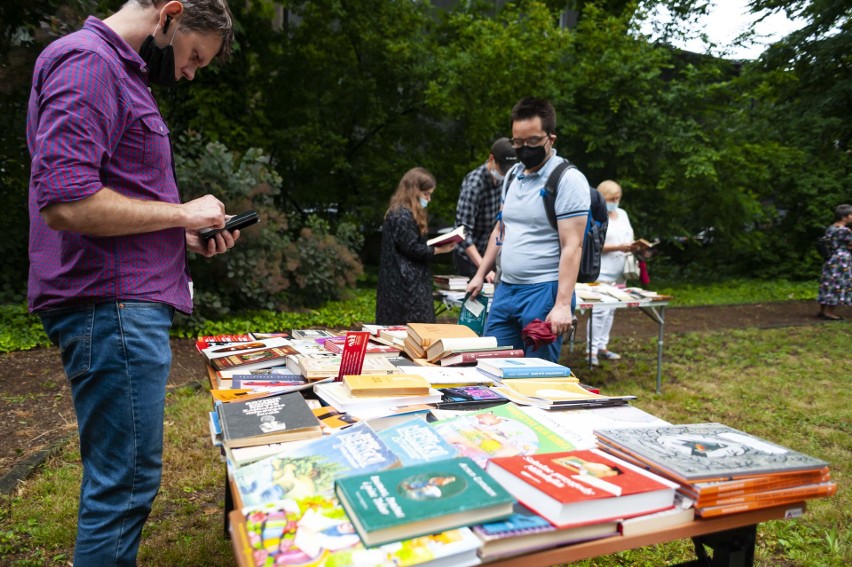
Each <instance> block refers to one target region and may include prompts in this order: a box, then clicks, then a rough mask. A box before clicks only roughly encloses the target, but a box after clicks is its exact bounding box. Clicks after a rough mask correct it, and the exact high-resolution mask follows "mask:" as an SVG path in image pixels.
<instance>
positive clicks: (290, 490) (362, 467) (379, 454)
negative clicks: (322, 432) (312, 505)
mask: <svg viewBox="0 0 852 567" xmlns="http://www.w3.org/2000/svg"><path fill="white" fill-rule="evenodd" d="M396 466H399V459H398V458H397V457H396V456H395V455H394V454H393V452H392V451H391V450H390V449H389V448H388V446H387V445H386V444H385V442H384V441H382V439H381V438H380V437H379V436H378V434H376V432H374V431H373V430H372V429H371V428H370V426H369V425H367V424H366V423H358V424H356V425H353V426H352V427H348V428H346V429H343V430H340V431H338V432H337V433H334V434H332V435H328V436H326V437H321V438H319V439H317V440H315V441H311V442H309V443H306V444H301V445H298V446H297V447H295V448H294V449H293V450H292V451H285V452H282V453H279V454H277V455H275V456H272V457H268V458H266V459H263V460H261V461H258V462H256V463H252V464H250V465H246V466H244V467H242V468H240V469H237V470H236V471H235V472H234V480H235V482H236V485H237V489H238V490H239V492H240V497H241V498H242V500H243V505H244V506H257V505H260V504H263V503H264V502H269V501H271V500H281V499H284V498H295V499H298V498H305V497H308V496H314V495H317V494H331V493H332V490H333V488H334V479H335V478H339V477H343V476H348V475H352V474H360V473H369V472H374V471H380V470H384V469H388V468H393V467H396Z"/></svg>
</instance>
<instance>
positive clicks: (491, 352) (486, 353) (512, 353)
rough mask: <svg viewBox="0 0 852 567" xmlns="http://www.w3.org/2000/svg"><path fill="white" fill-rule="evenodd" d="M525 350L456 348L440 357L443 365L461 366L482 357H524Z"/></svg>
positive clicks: (500, 347)
mask: <svg viewBox="0 0 852 567" xmlns="http://www.w3.org/2000/svg"><path fill="white" fill-rule="evenodd" d="M523 357H524V351H523V349H519V348H509V347H505V346H498V347H494V349H477V350H473V349H470V350H468V349H456V350H453V351H451V352H450V353H448V354H447V355H446V356H444V357H442V358H439V359H438V360H439V362H440V363H441V366H460V365H469V364H476V363H477V361H478V360H479V359H481V358H523Z"/></svg>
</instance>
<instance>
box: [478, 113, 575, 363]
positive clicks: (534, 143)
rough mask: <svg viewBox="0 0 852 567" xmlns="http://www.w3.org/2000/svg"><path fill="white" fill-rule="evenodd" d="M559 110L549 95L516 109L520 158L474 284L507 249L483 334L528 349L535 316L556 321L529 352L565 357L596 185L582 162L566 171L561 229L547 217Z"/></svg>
mask: <svg viewBox="0 0 852 567" xmlns="http://www.w3.org/2000/svg"><path fill="white" fill-rule="evenodd" d="M555 130H556V111H555V110H554V108H553V106H552V105H551V104H550V103H549V102H548V101H546V100H543V99H538V98H534V97H527V98H524V99H522V100H521V101H519V102H518V103H517V104H516V105H515V107H514V108H513V109H512V140H511V142H512V146H513V147H514V148H515V152H516V154H517V157H518V161H519V162H520V163H519V164H517V165H516V166H515V167H514V168H513V169H512V172H514V176H513V179H512V182H511V185H510V186H508V187H505V186H504V187H503V206H502V209H501V212H500V216H501V219H500V222H498V223H497V226H495V227H494V230H493V232H492V234H491V237H490V239H489V242H488V248H487V249H486V251H485V255H484V257H483V259H482V263H481V264H480V265H479V269H478V270H477V272H476V275H475V276H474V277H473V278H472V279H471V281H470V283H469V284H468V287H467V290H468V291H469V292H470V293H471V295H473V296H476V294H478V293H479V291H480V290H481V289H482V284H483V281H484V278H485V275H486V274H487V273H488V272H489V271H491V270H492V269H493V268H494V265H495V260H496V258H497V252H498V249H499V250H501V268H502V279H501V285H500V286H498V287H497V288H496V290H495V294H494V299H493V301H492V304H491V311H490V313H489V315H488V322H487V324H486V327H485V331H484V332H483V335H487V336H494V337H497V343H498V344H500V345H512V346H513V347H515V348H523V347H524V345H523V340H522V338H521V331H522V330H523V328H524V327H525V326H526V325H528V324H529V323H530V322H532V321H533V320H534V319H541V320H543V321H547V322H548V323H550V326H551V330H552V331H553V333H554V334H555V335H556V336H557V337H558V338H557V340H556V341H555V342H554V343H552V344H550V345H548V346H546V347H541V348H540V349H539V350H538V351H535V352H533V351H532V348H531V347H527V348H526V350H527V353H526V354H527V356H538V357H540V358H545V359H548V360H551V361H553V362H558V360H559V353H560V349H561V347H562V335H564V334H565V333H567V332H568V331H570V329H571V323H572V317H573V312H574V285H575V284H576V282H577V272H578V271H579V267H580V258H581V256H582V250H583V233H584V231H585V227H586V221H587V218H588V214H589V206H590V200H589V183H588V181H587V180H586V178H585V176H584V175H583V174H582V173H580V171H579V170H577V169H576V168H570V169H567V170H565V172H564V173H563V174H562V177H561V179H560V181H559V192H558V195H557V199H556V206H555V209H556V219H557V229H556V230H554V229H553V227H552V226H551V225H550V223H549V222H548V220H547V213H546V212H545V208H544V199H543V198H542V191H543V190H544V184H545V182H546V181H547V178H548V176H549V175H550V173H551V171H553V168H555V167H556V166H557V165H558V164H559V163H560V162H561V161H562V159H561V158H559V157H558V156H557V155H556V150H555V149H554V148H553V144H554V142H555V141H556V134H555Z"/></svg>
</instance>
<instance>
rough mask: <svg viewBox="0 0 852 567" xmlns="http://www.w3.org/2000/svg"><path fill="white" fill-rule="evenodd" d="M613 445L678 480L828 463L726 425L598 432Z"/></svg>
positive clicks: (801, 468)
mask: <svg viewBox="0 0 852 567" xmlns="http://www.w3.org/2000/svg"><path fill="white" fill-rule="evenodd" d="M595 435H597V436H598V439H599V441H600V443H601V447H602V448H603V449H604V450H607V448H608V447H613V448H615V449H616V450H620V451H623V452H624V453H625V454H627V455H629V456H631V457H632V458H635V459H637V460H639V461H641V462H643V463H645V464H647V465H649V466H651V467H652V468H653V469H655V472H659V473H661V474H663V475H665V476H667V477H669V478H673V479H675V480H677V481H678V482H682V483H684V484H689V483H692V482H699V481H702V482H703V481H710V480H733V479H737V478H744V477H750V476H760V475H768V474H779V473H789V472H794V471H800V472H805V471H813V470H818V469H823V468H825V467H827V466H828V463H827V462H825V461H823V460H821V459H816V458H814V457H810V456H808V455H804V454H802V453H799V452H797V451H794V450H792V449H788V448H786V447H782V446H780V445H776V444H774V443H770V442H769V441H766V440H764V439H761V438H759V437H756V436H754V435H750V434H748V433H743V432H742V431H738V430H736V429H733V428H731V427H728V426H727V425H723V424H721V423H693V424H687V425H671V426H667V427H644V428H640V429H604V430H599V431H595Z"/></svg>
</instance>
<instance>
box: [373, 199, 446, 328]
mask: <svg viewBox="0 0 852 567" xmlns="http://www.w3.org/2000/svg"><path fill="white" fill-rule="evenodd" d="M433 254H434V248H433V247H432V246H428V245H427V244H426V237H425V236H422V235H421V234H420V231H419V230H418V228H417V223H416V222H415V221H414V215H412V214H411V211H409V210H408V209H398V210H396V211H393V212H391V213H390V214H388V216H387V217H385V222H384V223H383V224H382V255H381V259H380V260H379V284H378V288H377V290H376V324H377V325H405V324H406V323H434V322H435V305H434V303H433V301H432V268H431V266H430V263H431V261H432V256H433Z"/></svg>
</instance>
